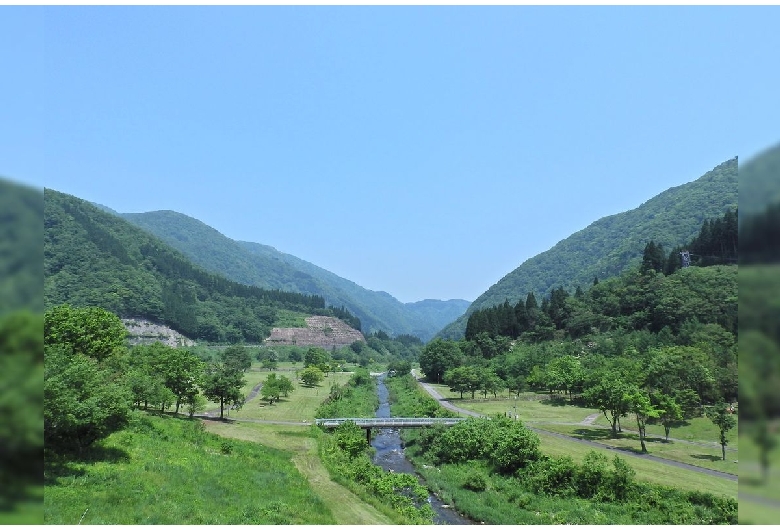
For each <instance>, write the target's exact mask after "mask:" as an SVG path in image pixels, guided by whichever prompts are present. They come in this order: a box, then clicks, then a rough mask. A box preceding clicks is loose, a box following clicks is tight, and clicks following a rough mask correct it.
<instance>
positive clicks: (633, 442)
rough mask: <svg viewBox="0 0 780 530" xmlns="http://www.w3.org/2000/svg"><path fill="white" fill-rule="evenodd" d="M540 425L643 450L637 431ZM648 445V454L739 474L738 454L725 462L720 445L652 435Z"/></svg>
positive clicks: (550, 429) (603, 442) (547, 428)
mask: <svg viewBox="0 0 780 530" xmlns="http://www.w3.org/2000/svg"><path fill="white" fill-rule="evenodd" d="M540 428H543V429H545V430H548V431H553V432H557V433H561V434H565V435H567V436H572V437H574V438H580V439H583V440H591V441H594V442H598V443H601V444H604V445H608V446H610V447H619V448H622V449H627V450H629V451H633V452H636V453H640V451H641V445H640V443H639V435H638V434H634V433H629V432H622V433H618V437H617V438H612V430H611V429H607V428H602V427H588V426H576V425H557V424H546V425H543V426H540ZM645 444H646V445H647V451H648V454H651V455H653V456H658V457H661V458H667V459H669V460H674V461H675V462H682V463H684V464H690V465H692V466H698V467H703V468H706V469H713V470H715V471H723V472H724V473H731V474H733V475H736V474H737V473H738V463H737V462H736V460H737V453H736V452H733V451H732V452H727V453H726V460H725V461H724V460H722V453H721V448H720V446H717V447H710V446H702V445H694V444H690V443H685V442H675V441H669V442H664V441H663V440H662V439H660V438H650V439H648V440H646V441H645ZM656 465H657V464H656Z"/></svg>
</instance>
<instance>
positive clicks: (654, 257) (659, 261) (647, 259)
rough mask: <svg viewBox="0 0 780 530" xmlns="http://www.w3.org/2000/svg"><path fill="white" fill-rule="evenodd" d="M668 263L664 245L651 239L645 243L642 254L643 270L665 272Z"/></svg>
mask: <svg viewBox="0 0 780 530" xmlns="http://www.w3.org/2000/svg"><path fill="white" fill-rule="evenodd" d="M665 265H666V256H665V254H664V249H663V246H662V245H656V244H655V241H652V240H651V241H650V242H649V243H648V244H647V245H645V250H644V253H643V255H642V266H641V270H642V272H649V271H654V272H663V271H664V268H665Z"/></svg>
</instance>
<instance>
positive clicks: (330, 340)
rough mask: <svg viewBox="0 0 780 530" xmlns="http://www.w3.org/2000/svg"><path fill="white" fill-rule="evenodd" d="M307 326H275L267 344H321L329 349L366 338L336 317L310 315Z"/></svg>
mask: <svg viewBox="0 0 780 530" xmlns="http://www.w3.org/2000/svg"><path fill="white" fill-rule="evenodd" d="M306 325H307V326H308V327H305V328H273V329H272V330H271V336H270V337H268V338H267V339H265V342H266V344H279V345H296V346H319V347H320V348H325V349H329V348H332V347H334V346H335V347H336V348H341V347H342V346H349V345H350V344H352V343H353V342H355V341H358V340H361V341H364V342H365V340H366V338H365V337H364V336H363V334H362V333H361V332H359V331H358V330H356V329H353V328H351V327H349V326H348V325H346V324H345V323H344V322H342V321H341V320H339V319H338V318H336V317H308V318H307V319H306Z"/></svg>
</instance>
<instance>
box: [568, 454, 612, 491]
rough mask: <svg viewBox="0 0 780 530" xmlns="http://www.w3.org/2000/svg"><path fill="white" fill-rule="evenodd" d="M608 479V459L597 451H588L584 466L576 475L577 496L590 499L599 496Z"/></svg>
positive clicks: (574, 481)
mask: <svg viewBox="0 0 780 530" xmlns="http://www.w3.org/2000/svg"><path fill="white" fill-rule="evenodd" d="M606 477H607V457H606V456H604V455H603V454H601V453H597V452H596V451H588V454H586V455H585V458H584V459H583V461H582V465H581V466H580V467H579V468H578V469H577V471H576V472H575V473H574V480H573V483H574V488H575V490H576V491H577V495H578V496H580V497H582V498H584V499H589V498H592V497H595V496H596V495H598V492H599V490H600V489H601V488H602V487H603V485H604V483H605V481H606Z"/></svg>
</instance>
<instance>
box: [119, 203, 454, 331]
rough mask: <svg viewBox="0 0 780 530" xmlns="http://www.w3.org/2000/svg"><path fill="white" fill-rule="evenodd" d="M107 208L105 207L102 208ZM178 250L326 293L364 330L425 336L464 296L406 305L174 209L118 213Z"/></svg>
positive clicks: (229, 270)
mask: <svg viewBox="0 0 780 530" xmlns="http://www.w3.org/2000/svg"><path fill="white" fill-rule="evenodd" d="M106 209H108V208H106ZM119 215H120V216H121V217H123V218H124V219H127V220H128V221H130V222H131V223H133V224H135V225H137V226H139V227H140V228H143V229H144V230H146V231H148V232H149V233H151V234H153V235H155V236H157V237H159V238H160V239H162V240H163V241H165V242H166V243H167V244H168V245H170V246H172V247H173V248H175V249H177V250H179V251H180V252H182V253H183V254H184V255H185V256H187V257H188V258H189V259H190V260H192V261H193V263H196V264H197V265H200V266H201V267H203V268H205V269H206V270H209V271H212V272H216V273H218V274H221V275H223V276H225V277H226V278H229V279H231V280H233V281H235V282H239V283H243V284H246V285H254V286H257V287H261V288H264V289H282V290H285V291H290V292H297V293H303V294H310V295H319V296H322V297H324V299H325V302H326V303H327V304H328V305H331V306H334V307H342V306H343V307H345V308H346V309H347V310H348V311H350V312H351V313H352V314H354V315H355V316H356V317H357V318H359V319H360V322H361V325H362V330H363V331H364V332H366V333H372V332H374V331H380V330H381V331H384V332H387V333H390V334H392V335H415V336H418V337H420V338H421V339H423V340H428V339H430V338H431V337H433V335H434V334H435V333H436V332H437V331H438V330H440V329H441V328H442V327H443V326H445V325H446V324H448V323H449V322H452V321H453V320H454V319H455V318H457V317H458V316H460V315H462V314H463V312H464V311H465V310H466V308H467V307H468V305H469V302H467V301H465V300H448V301H440V300H435V301H428V300H426V301H421V302H415V303H409V304H404V303H402V302H400V301H399V300H397V299H396V298H394V297H393V296H391V295H390V294H388V293H385V292H382V291H371V290H369V289H364V288H363V287H361V286H359V285H357V284H356V283H354V282H352V281H350V280H347V279H345V278H341V277H340V276H337V275H336V274H333V273H332V272H329V271H327V270H325V269H323V268H321V267H318V266H316V265H313V264H311V263H309V262H307V261H304V260H302V259H300V258H297V257H295V256H292V255H290V254H285V253H283V252H279V251H278V250H276V249H275V248H273V247H270V246H268V245H262V244H259V243H251V242H245V241H234V240H232V239H230V238H228V237H226V236H224V235H223V234H221V233H220V232H218V231H217V230H215V229H214V228H212V227H210V226H208V225H206V224H204V223H203V222H201V221H199V220H197V219H193V218H192V217H189V216H187V215H184V214H181V213H178V212H173V211H157V212H146V213H133V214H127V213H125V214H119Z"/></svg>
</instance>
